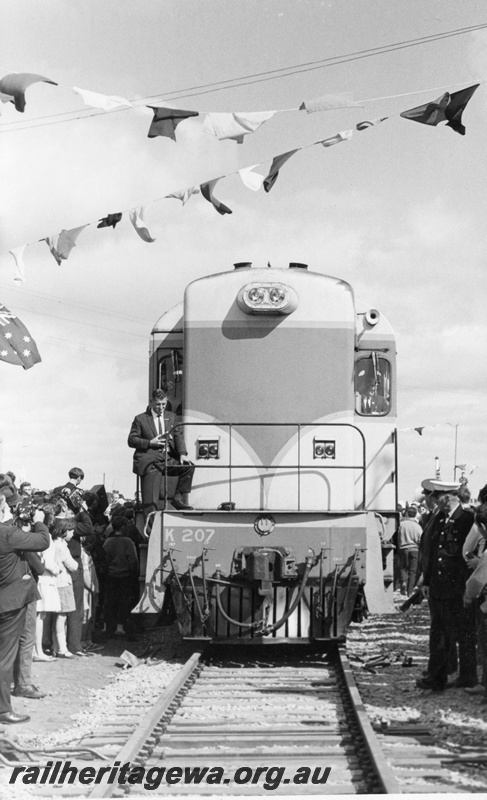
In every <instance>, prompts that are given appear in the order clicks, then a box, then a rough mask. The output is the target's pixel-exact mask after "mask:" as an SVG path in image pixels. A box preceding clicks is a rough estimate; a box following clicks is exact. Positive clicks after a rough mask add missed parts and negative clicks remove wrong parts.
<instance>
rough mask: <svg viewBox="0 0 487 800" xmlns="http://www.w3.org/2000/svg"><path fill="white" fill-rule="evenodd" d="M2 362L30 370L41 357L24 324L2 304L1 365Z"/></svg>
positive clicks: (0, 315) (0, 313) (0, 332)
mask: <svg viewBox="0 0 487 800" xmlns="http://www.w3.org/2000/svg"><path fill="white" fill-rule="evenodd" d="M2 361H6V362H7V363H8V364H18V365H19V366H21V367H23V368H24V369H30V367H33V366H34V364H37V363H39V361H41V357H40V355H39V351H38V349H37V345H36V343H35V342H34V340H33V338H32V336H31V335H30V333H29V331H28V330H27V328H26V327H25V325H24V324H23V322H21V321H20V320H19V318H18V317H16V316H15V314H12V313H11V312H10V311H9V310H8V308H7V307H6V306H4V305H2V303H0V363H1V362H2Z"/></svg>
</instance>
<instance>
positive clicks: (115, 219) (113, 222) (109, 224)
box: [96, 211, 122, 228]
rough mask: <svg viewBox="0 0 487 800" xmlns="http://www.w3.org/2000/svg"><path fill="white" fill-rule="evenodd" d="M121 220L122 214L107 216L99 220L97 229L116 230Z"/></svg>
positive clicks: (119, 212)
mask: <svg viewBox="0 0 487 800" xmlns="http://www.w3.org/2000/svg"><path fill="white" fill-rule="evenodd" d="M121 219H122V212H121V211H118V212H117V213H116V214H107V216H106V217H103V219H101V220H100V222H99V223H98V225H97V226H96V227H97V228H116V226H117V225H118V223H119V222H120V220H121Z"/></svg>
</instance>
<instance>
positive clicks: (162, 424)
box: [151, 408, 166, 435]
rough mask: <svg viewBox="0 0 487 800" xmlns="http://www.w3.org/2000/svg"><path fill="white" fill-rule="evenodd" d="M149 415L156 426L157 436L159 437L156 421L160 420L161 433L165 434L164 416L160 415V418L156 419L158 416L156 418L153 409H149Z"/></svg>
mask: <svg viewBox="0 0 487 800" xmlns="http://www.w3.org/2000/svg"><path fill="white" fill-rule="evenodd" d="M151 413H152V419H153V420H154V425H155V426H156V432H157V434H158V435H159V424H158V420H161V428H162V432H163V433H165V432H166V429H165V427H164V414H161V416H160V417H158V416H157V414H156V412H155V411H154V409H153V408H151Z"/></svg>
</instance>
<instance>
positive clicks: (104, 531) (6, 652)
mask: <svg viewBox="0 0 487 800" xmlns="http://www.w3.org/2000/svg"><path fill="white" fill-rule="evenodd" d="M83 480H84V473H83V470H82V469H80V468H79V467H73V469H71V470H70V471H69V474H68V481H67V482H66V483H64V484H62V485H60V486H56V487H55V488H54V489H52V490H51V491H44V490H42V491H41V490H35V489H33V487H32V485H31V484H30V483H29V482H28V481H24V482H22V483H21V484H20V486H19V487H17V485H16V476H15V475H14V474H13V473H12V472H6V473H0V723H6V724H13V723H17V722H26V721H27V720H28V719H29V717H28V716H27V715H23V714H16V713H15V712H14V711H13V709H12V705H11V694H13V695H14V696H21V697H27V698H31V699H41V698H42V697H44V696H45V695H44V693H43V692H42V691H41V690H40V689H39V688H38V687H37V686H34V684H33V683H32V675H31V672H32V662H33V661H53V660H54V659H55V658H64V659H76V658H86V657H88V656H89V655H91V654H92V653H93V652H94V650H96V649H97V648H100V647H102V646H103V643H104V642H105V641H107V640H109V639H113V638H114V637H115V636H116V634H117V633H118V630H117V629H118V626H122V627H123V631H124V635H125V638H126V640H127V641H133V640H134V638H135V635H134V628H133V622H132V618H131V615H130V611H131V608H133V606H134V605H135V604H136V602H137V600H138V597H139V584H138V571H139V570H138V552H139V546H140V542H141V540H142V537H141V535H140V533H139V531H138V529H137V527H136V525H135V521H134V512H135V503H134V502H132V501H129V500H126V499H125V498H124V497H123V496H122V495H121V494H120V492H118V491H116V490H115V491H113V492H112V493H111V494H108V495H107V494H106V492H105V489H104V487H103V486H98V487H93V489H94V490H91V491H85V490H83V489H82V487H81V486H80V484H81V483H82V482H83Z"/></svg>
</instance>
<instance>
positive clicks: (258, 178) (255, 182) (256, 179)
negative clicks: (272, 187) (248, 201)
mask: <svg viewBox="0 0 487 800" xmlns="http://www.w3.org/2000/svg"><path fill="white" fill-rule="evenodd" d="M258 166H259V165H258V164H254V165H253V166H252V167H244V168H243V169H239V171H238V174H239V175H240V177H241V179H242V183H243V185H244V186H246V187H247V189H252V191H253V192H258V191H259V189H260V188H261V187H262V184H263V183H264V175H260V174H259V173H258V172H253V170H254V168H255V167H258Z"/></svg>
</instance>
